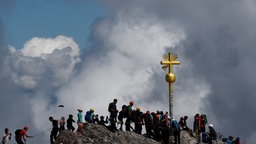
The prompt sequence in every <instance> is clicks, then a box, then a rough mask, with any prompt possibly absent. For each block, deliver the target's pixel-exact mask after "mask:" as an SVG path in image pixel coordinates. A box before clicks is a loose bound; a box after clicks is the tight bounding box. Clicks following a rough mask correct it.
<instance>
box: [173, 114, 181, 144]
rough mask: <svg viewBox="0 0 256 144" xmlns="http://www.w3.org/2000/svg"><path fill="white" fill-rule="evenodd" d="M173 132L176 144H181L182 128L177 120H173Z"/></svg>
mask: <svg viewBox="0 0 256 144" xmlns="http://www.w3.org/2000/svg"><path fill="white" fill-rule="evenodd" d="M172 130H173V136H174V141H175V144H180V127H179V124H178V122H177V120H175V119H172Z"/></svg>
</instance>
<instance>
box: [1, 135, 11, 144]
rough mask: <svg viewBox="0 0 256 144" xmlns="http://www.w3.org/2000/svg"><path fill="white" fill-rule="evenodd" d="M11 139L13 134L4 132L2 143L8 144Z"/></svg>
mask: <svg viewBox="0 0 256 144" xmlns="http://www.w3.org/2000/svg"><path fill="white" fill-rule="evenodd" d="M10 139H11V134H10V133H7V134H6V133H4V135H3V140H2V143H3V144H8V142H9V140H10Z"/></svg>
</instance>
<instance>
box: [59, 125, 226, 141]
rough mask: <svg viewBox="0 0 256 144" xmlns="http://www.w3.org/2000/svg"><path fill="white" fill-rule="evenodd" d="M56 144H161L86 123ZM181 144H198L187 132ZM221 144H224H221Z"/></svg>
mask: <svg viewBox="0 0 256 144" xmlns="http://www.w3.org/2000/svg"><path fill="white" fill-rule="evenodd" d="M170 143H171V141H170ZM55 144H160V142H157V141H155V140H153V139H149V138H146V137H145V136H143V135H139V134H136V133H135V132H127V131H118V132H115V133H112V132H110V131H109V130H108V129H107V128H106V127H104V126H101V125H95V124H89V123H85V124H84V127H83V129H82V130H81V131H80V132H70V131H68V130H65V131H62V132H61V133H60V134H59V135H58V137H57V140H56V142H55ZM181 144H196V140H195V139H194V138H193V137H190V135H189V134H188V133H187V132H186V131H181ZM219 144H223V143H221V142H219Z"/></svg>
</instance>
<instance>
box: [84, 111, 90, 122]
mask: <svg viewBox="0 0 256 144" xmlns="http://www.w3.org/2000/svg"><path fill="white" fill-rule="evenodd" d="M84 119H85V120H86V121H90V120H91V112H90V111H87V112H86V114H85V116H84Z"/></svg>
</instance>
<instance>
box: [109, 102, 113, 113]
mask: <svg viewBox="0 0 256 144" xmlns="http://www.w3.org/2000/svg"><path fill="white" fill-rule="evenodd" d="M112 108H113V103H110V104H109V105H108V111H109V112H111V109H112Z"/></svg>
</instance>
